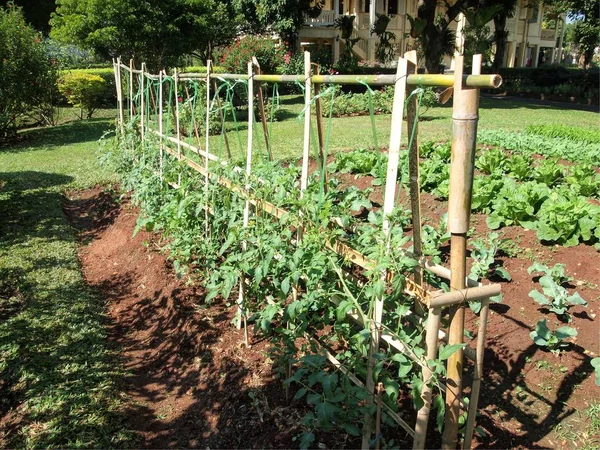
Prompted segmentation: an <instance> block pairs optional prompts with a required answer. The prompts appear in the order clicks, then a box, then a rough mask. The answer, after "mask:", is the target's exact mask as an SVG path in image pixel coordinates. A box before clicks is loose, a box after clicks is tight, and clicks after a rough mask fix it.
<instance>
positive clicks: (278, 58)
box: [221, 36, 286, 73]
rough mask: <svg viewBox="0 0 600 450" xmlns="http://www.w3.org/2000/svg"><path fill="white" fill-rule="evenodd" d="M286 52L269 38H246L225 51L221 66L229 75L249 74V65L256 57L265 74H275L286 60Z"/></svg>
mask: <svg viewBox="0 0 600 450" xmlns="http://www.w3.org/2000/svg"><path fill="white" fill-rule="evenodd" d="M285 55H286V51H285V49H284V48H283V47H280V46H277V45H276V44H275V42H274V41H273V40H272V39H271V38H268V37H260V36H246V37H244V38H242V39H238V40H237V41H236V42H235V43H234V44H233V45H230V46H229V47H227V48H226V49H225V50H224V51H223V56H222V58H221V66H223V67H224V68H225V69H226V71H227V72H229V73H247V72H248V63H249V62H250V61H252V57H253V56H256V59H257V60H258V63H259V64H260V69H261V71H262V72H263V73H275V72H276V69H277V67H278V66H279V65H280V64H282V63H283V62H284V60H285Z"/></svg>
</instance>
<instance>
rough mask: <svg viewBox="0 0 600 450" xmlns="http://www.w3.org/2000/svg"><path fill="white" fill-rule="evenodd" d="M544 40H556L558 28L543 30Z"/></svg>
mask: <svg viewBox="0 0 600 450" xmlns="http://www.w3.org/2000/svg"><path fill="white" fill-rule="evenodd" d="M540 40H542V41H556V30H542V33H541V34H540Z"/></svg>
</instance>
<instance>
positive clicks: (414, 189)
mask: <svg viewBox="0 0 600 450" xmlns="http://www.w3.org/2000/svg"><path fill="white" fill-rule="evenodd" d="M404 56H405V58H406V59H408V61H409V63H408V73H409V74H413V73H416V72H417V52H416V51H414V50H413V51H411V52H408V53H406V55H404ZM418 102H419V100H418V98H417V95H413V96H412V97H411V99H410V100H409V101H408V105H406V128H407V132H408V135H409V141H410V137H411V136H412V145H411V147H410V148H409V149H408V173H409V177H410V188H409V189H410V210H411V215H412V226H413V253H414V255H415V258H416V259H420V258H421V256H423V249H422V241H421V182H420V175H419V139H418V137H419V128H418V127H419V118H418V117H417V104H418ZM415 283H417V284H418V285H419V286H422V285H423V268H422V267H421V265H420V264H417V266H416V267H415ZM417 309H418V310H419V311H418V312H420V313H421V314H423V313H424V312H425V311H424V310H423V308H422V305H421V304H420V303H419V302H417Z"/></svg>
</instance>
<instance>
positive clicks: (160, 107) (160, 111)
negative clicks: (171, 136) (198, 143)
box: [158, 70, 164, 180]
mask: <svg viewBox="0 0 600 450" xmlns="http://www.w3.org/2000/svg"><path fill="white" fill-rule="evenodd" d="M158 83H159V85H160V90H159V91H158V133H159V141H158V142H159V147H158V148H159V158H160V160H159V162H158V164H159V173H160V179H161V180H162V179H163V171H164V167H163V164H164V161H163V159H164V140H163V136H164V134H163V71H162V70H161V71H160V72H159V74H158Z"/></svg>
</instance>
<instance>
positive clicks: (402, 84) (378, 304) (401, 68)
mask: <svg viewBox="0 0 600 450" xmlns="http://www.w3.org/2000/svg"><path fill="white" fill-rule="evenodd" d="M407 70H408V61H407V60H406V59H404V58H400V59H399V60H398V68H397V69H396V83H395V88H394V101H393V106H392V126H391V133H390V146H389V150H388V165H387V174H386V180H385V196H384V199H383V232H384V233H385V235H386V237H387V236H388V235H389V231H390V223H389V220H388V219H387V216H388V215H389V214H390V213H391V212H392V210H393V209H394V199H395V197H396V185H397V179H398V161H399V160H400V142H401V140H402V117H403V115H404V99H405V97H406V74H407ZM386 246H389V239H387V243H386ZM382 277H383V279H384V280H385V278H386V274H385V273H383V274H382ZM382 317H383V297H380V298H377V299H375V307H374V308H373V317H372V318H371V320H370V321H369V328H370V331H371V339H370V343H369V353H368V360H367V379H366V388H367V391H368V393H369V394H370V395H369V396H368V397H367V405H368V406H371V405H372V404H373V396H374V395H375V385H376V382H377V380H375V376H374V374H375V365H376V361H375V358H374V356H375V353H377V352H378V351H379V340H380V334H381V320H382ZM372 433H373V417H372V416H371V415H370V414H365V418H364V428H363V439H362V448H363V449H368V448H369V443H370V441H371V434H372Z"/></svg>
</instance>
